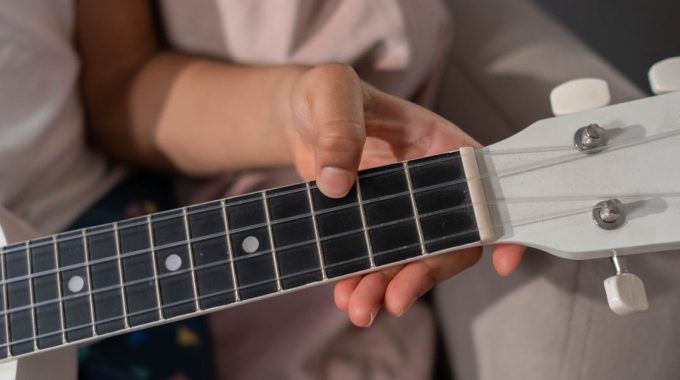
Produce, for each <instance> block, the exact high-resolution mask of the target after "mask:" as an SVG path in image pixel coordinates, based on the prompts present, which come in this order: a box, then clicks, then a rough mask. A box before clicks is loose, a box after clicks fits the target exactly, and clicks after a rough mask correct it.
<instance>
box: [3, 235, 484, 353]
mask: <svg viewBox="0 0 680 380" xmlns="http://www.w3.org/2000/svg"><path fill="white" fill-rule="evenodd" d="M470 231H475V230H474V229H473V230H469V231H464V232H459V233H456V234H452V235H447V236H443V237H438V238H434V239H430V240H428V242H435V241H439V240H442V239H446V238H448V237H450V236H457V235H459V234H461V233H468V232H470ZM415 245H416V244H413V245H409V246H406V247H399V248H396V249H390V250H387V251H383V252H379V253H378V255H382V254H389V253H391V252H393V251H395V250H399V249H403V248H409V247H411V246H415ZM357 260H363V258H353V259H349V260H345V261H342V262H338V263H335V264H333V265H332V266H338V265H345V264H347V263H349V262H354V261H357ZM385 266H386V265H385ZM381 267H382V266H381ZM315 271H316V269H308V270H304V271H300V272H296V273H292V274H289V275H286V276H284V278H290V277H293V276H297V275H301V274H307V273H312V272H315ZM136 281H139V280H136ZM268 282H269V280H263V281H260V282H256V283H252V284H248V285H246V286H245V287H244V288H250V287H255V286H259V285H262V284H264V283H268ZM226 292H227V291H225V290H219V291H215V292H211V293H208V294H204V295H202V296H200V298H209V297H213V296H216V295H220V294H225V293H226ZM190 301H191V300H181V301H175V302H172V303H170V304H167V305H166V306H175V305H181V304H183V303H186V302H190ZM232 305H234V304H232ZM217 307H220V306H215V308H217ZM154 309H155V307H152V308H146V309H142V310H138V311H135V312H133V313H131V314H130V315H131V316H135V315H141V314H144V313H147V312H150V311H153V310H154ZM189 314H193V313H189ZM119 318H120V317H109V318H106V319H103V320H101V321H100V322H102V323H106V322H111V321H114V320H117V319H119ZM150 324H151V325H157V324H158V321H156V322H151V323H150ZM85 326H86V325H76V326H72V327H69V328H68V329H67V331H74V330H78V329H81V328H83V327H85ZM53 334H54V333H46V334H41V335H40V336H39V338H42V337H49V336H51V335H53ZM30 339H31V338H24V339H20V340H17V341H14V342H12V343H23V342H26V341H28V340H30ZM4 346H9V344H0V347H4Z"/></svg>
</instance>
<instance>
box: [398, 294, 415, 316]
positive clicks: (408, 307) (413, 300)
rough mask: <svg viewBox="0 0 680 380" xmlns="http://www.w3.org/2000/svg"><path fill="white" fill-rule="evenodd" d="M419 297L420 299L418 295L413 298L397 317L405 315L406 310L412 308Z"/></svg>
mask: <svg viewBox="0 0 680 380" xmlns="http://www.w3.org/2000/svg"><path fill="white" fill-rule="evenodd" d="M417 299H418V297H416V298H414V299H412V300H411V303H409V304H408V306H406V307H405V308H404V310H402V311H401V313H399V314H397V318H399V317H401V316H402V315H404V313H406V312H407V311H408V309H410V308H411V306H413V304H414V303H416V300H417Z"/></svg>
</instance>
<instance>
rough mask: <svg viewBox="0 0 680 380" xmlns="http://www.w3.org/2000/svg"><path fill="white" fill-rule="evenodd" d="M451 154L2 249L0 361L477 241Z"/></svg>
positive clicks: (469, 206) (465, 189)
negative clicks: (332, 189) (332, 186)
mask: <svg viewBox="0 0 680 380" xmlns="http://www.w3.org/2000/svg"><path fill="white" fill-rule="evenodd" d="M465 178H466V177H465V173H464V170H463V165H462V163H461V159H460V156H459V154H458V152H452V153H446V154H442V155H438V156H433V157H428V158H424V159H417V160H412V161H407V162H402V163H398V164H393V165H388V166H384V167H380V168H375V169H370V170H364V171H361V172H360V173H359V176H358V181H357V183H356V184H355V186H354V187H353V188H352V190H351V191H350V193H349V194H348V195H347V196H346V197H344V198H342V199H331V198H327V197H325V196H324V195H322V194H321V192H320V191H319V190H318V188H317V187H316V184H315V183H314V182H306V183H300V184H296V185H292V186H287V187H282V188H277V189H272V190H267V191H263V192H258V193H253V194H248V195H243V196H238V197H233V198H227V199H221V200H216V201H212V202H208V203H204V204H199V205H195V206H190V207H186V208H180V209H176V210H171V211H166V212H161V213H157V214H153V215H150V216H145V217H139V218H134V219H129V220H124V221H121V222H118V223H114V224H109V225H103V226H97V227H91V228H87V229H83V230H77V231H70V232H64V233H61V234H57V235H54V236H51V237H45V238H41V239H35V240H30V241H26V242H23V243H18V244H12V245H9V246H6V247H4V248H2V251H1V252H0V266H1V268H0V269H1V270H0V273H1V275H2V279H1V282H0V284H1V285H2V286H1V296H2V302H0V309H1V310H0V358H14V357H18V356H22V355H25V354H29V353H32V352H37V351H40V350H44V349H47V348H52V347H57V346H61V345H65V344H70V343H77V342H82V341H85V340H88V339H91V338H100V337H102V336H109V335H114V334H117V333H122V332H125V331H128V330H130V329H133V328H141V327H144V326H151V325H154V324H159V323H163V322H166V321H168V320H175V319H180V318H185V317H189V316H191V315H194V314H196V313H201V312H205V311H207V310H213V309H214V310H217V309H222V308H225V307H230V306H235V305H238V304H240V303H243V302H245V301H250V300H254V299H258V298H262V297H266V296H271V295H274V294H279V293H284V292H289V291H292V290H295V289H299V288H301V287H307V286H312V285H314V284H321V283H324V282H326V281H329V280H333V279H337V278H341V277H343V276H349V275H352V274H358V273H363V272H367V271H371V270H374V269H376V268H380V267H383V266H387V265H391V264H395V263H399V262H404V261H407V260H414V259H418V258H424V257H427V256H429V255H432V254H435V253H439V252H442V251H446V250H452V249H456V248H459V247H463V246H469V245H472V244H476V243H478V242H479V240H480V237H479V232H478V229H477V223H476V220H475V216H474V212H473V208H472V202H471V200H470V194H469V189H468V184H467V182H466V179H465Z"/></svg>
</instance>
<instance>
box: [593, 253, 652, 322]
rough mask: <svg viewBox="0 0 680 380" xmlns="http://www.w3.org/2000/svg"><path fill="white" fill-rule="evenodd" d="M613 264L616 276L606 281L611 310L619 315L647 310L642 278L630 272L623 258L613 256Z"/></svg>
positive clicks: (605, 285)
mask: <svg viewBox="0 0 680 380" xmlns="http://www.w3.org/2000/svg"><path fill="white" fill-rule="evenodd" d="M612 262H613V263H614V268H616V274H615V275H613V276H611V277H609V278H607V279H606V280H604V290H605V292H606V293H607V302H608V303H609V308H610V309H612V311H614V313H616V314H618V315H629V314H633V313H636V312H638V311H644V310H647V309H648V308H649V303H648V302H647V291H646V290H645V284H644V283H643V282H642V280H640V277H638V276H636V275H634V274H632V273H630V272H628V270H627V269H626V266H625V261H624V260H623V258H622V257H619V256H613V257H612Z"/></svg>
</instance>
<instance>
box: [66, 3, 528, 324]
mask: <svg viewBox="0 0 680 380" xmlns="http://www.w3.org/2000/svg"><path fill="white" fill-rule="evenodd" d="M76 16H77V17H76V20H77V30H76V42H77V47H78V50H79V53H80V56H81V60H82V65H83V70H82V76H81V86H82V93H83V98H84V103H85V108H86V114H87V126H88V131H89V133H90V136H91V140H92V142H93V143H94V144H95V145H96V146H98V147H99V148H100V149H102V150H103V151H105V152H107V153H108V154H110V155H112V156H114V157H116V158H118V159H120V160H122V161H125V162H127V163H129V164H132V165H137V166H144V167H149V168H154V169H159V170H171V171H177V172H181V173H183V174H186V175H191V176H210V175H214V174H217V173H220V172H223V171H228V170H243V169H249V168H260V167H272V166H285V165H294V166H295V167H296V168H297V170H298V172H299V173H300V175H301V176H302V177H303V178H305V179H313V178H316V179H317V182H318V185H319V188H320V190H321V191H322V192H323V193H324V194H326V195H327V196H330V197H342V196H344V195H345V194H347V192H348V191H349V189H350V187H351V186H352V184H353V181H354V178H355V176H356V172H357V170H359V169H361V168H368V167H373V166H377V165H382V164H387V163H391V162H394V161H397V160H404V159H411V158H415V157H420V156H425V155H431V154H435V153H441V152H445V151H450V150H455V149H458V148H459V147H461V146H478V145H479V144H478V143H476V142H475V141H474V140H473V139H472V138H471V137H469V136H468V135H466V134H465V133H464V132H462V131H461V130H460V129H458V128H457V127H456V126H454V125H453V124H451V123H450V122H448V121H447V120H445V119H443V118H441V117H439V116H438V115H436V114H434V113H432V112H430V111H428V110H426V109H424V108H422V107H420V106H417V105H415V104H413V103H410V102H408V101H406V100H403V99H399V98H397V97H394V96H391V95H389V94H386V93H384V92H381V91H379V90H377V89H376V88H374V87H372V86H370V85H368V84H367V83H365V82H363V81H361V79H360V78H359V77H358V76H357V74H356V72H355V71H354V70H353V69H352V68H351V67H349V66H346V65H341V64H328V65H321V66H317V67H313V68H308V67H300V66H276V67H242V66H237V65H233V64H228V63H225V62H221V61H215V60H210V59H206V58H202V57H197V56H190V55H186V54H181V53H178V52H174V51H170V50H168V49H165V48H163V47H162V46H161V45H160V44H159V42H158V37H157V36H156V33H155V29H154V25H153V17H152V13H151V10H150V6H149V4H148V3H147V2H144V1H139V0H99V1H97V2H92V1H85V0H81V1H78V2H77V15H76ZM522 252H523V247H520V246H515V245H497V246H494V247H493V265H494V268H495V269H496V271H497V272H498V273H499V274H500V275H503V276H505V275H508V274H510V273H511V272H512V271H513V270H514V269H515V268H516V267H517V265H518V263H519V261H520V260H521V256H522ZM480 256H481V249H479V248H472V249H467V250H462V251H457V252H455V253H451V254H445V255H439V256H436V257H432V258H428V259H425V260H422V261H418V262H412V263H409V264H406V265H401V266H397V267H391V268H388V269H384V270H381V271H378V272H374V273H371V274H367V275H363V276H358V277H353V278H349V279H345V280H341V281H339V282H338V283H337V284H336V286H335V294H334V296H335V303H336V304H337V306H338V307H339V308H340V309H341V310H344V311H346V312H347V314H348V315H349V318H350V319H351V321H352V322H353V323H354V324H356V325H357V326H369V325H370V324H371V322H372V321H373V319H374V318H375V315H376V314H377V313H378V311H379V310H380V308H381V306H382V305H384V307H385V309H386V310H387V311H388V312H389V313H391V314H393V315H395V316H400V315H401V314H403V313H404V312H405V311H406V310H407V309H408V307H409V306H410V305H411V304H413V302H414V301H415V300H416V299H417V298H418V297H419V296H421V295H422V294H424V293H425V292H427V291H428V290H429V289H430V288H431V287H432V286H433V285H434V284H435V283H437V282H440V281H443V280H445V279H447V278H450V277H451V276H453V275H455V274H456V273H458V272H460V271H462V270H464V269H465V268H467V267H469V266H471V265H473V264H474V263H476V262H477V261H478V260H479V258H480Z"/></svg>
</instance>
